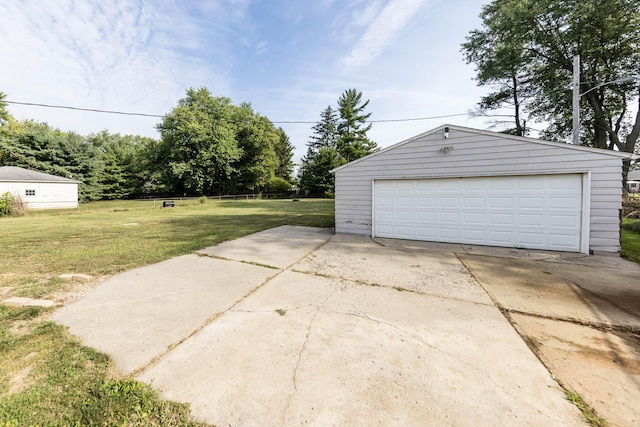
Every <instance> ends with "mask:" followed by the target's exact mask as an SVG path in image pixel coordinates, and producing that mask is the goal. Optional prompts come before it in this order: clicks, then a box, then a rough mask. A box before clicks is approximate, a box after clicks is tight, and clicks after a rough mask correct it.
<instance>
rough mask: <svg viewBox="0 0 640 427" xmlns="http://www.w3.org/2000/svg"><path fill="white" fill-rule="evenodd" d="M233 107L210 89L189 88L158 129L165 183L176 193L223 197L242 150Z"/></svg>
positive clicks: (228, 101)
mask: <svg viewBox="0 0 640 427" xmlns="http://www.w3.org/2000/svg"><path fill="white" fill-rule="evenodd" d="M232 107H233V104H232V103H231V100H230V99H229V98H222V97H219V98H216V97H213V96H212V95H211V93H210V92H209V90H208V89H206V88H204V87H203V88H199V89H197V90H196V89H193V88H191V89H189V90H187V96H186V97H185V98H182V99H180V100H179V101H178V106H177V107H175V108H174V109H173V110H172V111H171V112H170V113H168V114H167V115H166V116H165V117H164V118H163V120H162V122H161V123H160V124H158V125H157V129H158V131H159V132H160V135H161V140H160V144H159V147H158V150H159V153H160V160H161V162H162V163H161V164H160V165H159V166H160V170H161V171H162V180H163V181H164V183H165V185H166V186H167V187H168V188H169V190H170V191H171V192H172V193H174V194H180V195H181V194H187V193H188V194H209V193H211V192H215V193H217V194H222V193H223V191H224V190H225V188H227V187H228V186H229V185H230V183H231V179H232V176H233V174H234V173H235V172H236V171H237V170H236V168H235V163H236V161H238V160H239V159H240V156H241V155H242V150H241V149H240V147H239V146H238V142H237V140H236V129H235V126H234V125H233V124H232V119H233V117H232V116H233V112H234V111H233V108H232Z"/></svg>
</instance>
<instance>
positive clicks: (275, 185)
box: [265, 176, 291, 193]
mask: <svg viewBox="0 0 640 427" xmlns="http://www.w3.org/2000/svg"><path fill="white" fill-rule="evenodd" d="M265 189H266V190H267V191H268V192H269V193H288V192H290V191H291V183H290V182H289V181H287V180H286V179H284V178H280V177H279V176H276V177H274V178H271V180H270V181H269V182H268V183H267V186H266V188H265Z"/></svg>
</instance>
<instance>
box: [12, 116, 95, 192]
mask: <svg viewBox="0 0 640 427" xmlns="http://www.w3.org/2000/svg"><path fill="white" fill-rule="evenodd" d="M2 128H3V129H2V133H0V151H2V152H3V154H2V155H1V158H0V161H1V163H2V165H3V166H19V167H23V168H27V169H32V170H37V171H40V172H44V173H48V174H51V175H57V176H62V177H66V178H72V179H75V180H77V181H80V184H79V186H78V197H79V198H80V200H83V201H89V200H98V199H99V198H100V197H101V192H100V184H99V182H98V177H99V174H100V172H101V170H102V166H103V165H102V158H101V156H100V153H99V152H98V150H97V149H96V148H95V147H94V146H93V145H91V144H90V143H88V142H87V140H86V139H85V138H84V137H82V136H80V135H78V134H76V133H73V132H62V131H61V130H59V129H54V128H52V127H50V126H49V125H47V124H46V123H38V122H35V121H32V120H26V121H24V122H10V123H9V125H8V126H3V127H2Z"/></svg>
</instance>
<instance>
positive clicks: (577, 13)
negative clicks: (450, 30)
mask: <svg viewBox="0 0 640 427" xmlns="http://www.w3.org/2000/svg"><path fill="white" fill-rule="evenodd" d="M481 18H482V22H483V24H482V28H481V29H479V30H474V31H472V32H471V33H470V34H469V36H468V37H467V42H466V43H464V44H463V45H462V50H463V53H464V54H465V55H466V59H467V62H471V63H474V64H475V65H476V67H477V68H476V69H477V79H478V83H479V84H480V85H489V86H492V87H493V88H495V91H494V92H492V93H490V94H489V95H487V96H486V97H484V98H483V99H482V100H481V102H480V108H481V110H484V111H486V110H493V109H496V108H500V107H504V106H508V105H510V106H511V107H512V108H514V123H515V133H520V132H524V129H523V128H524V123H523V122H521V119H522V118H523V116H528V117H531V118H534V119H538V120H540V121H544V122H548V123H550V125H549V127H548V128H547V130H546V131H545V132H544V134H543V135H544V136H545V137H547V138H553V139H561V138H564V137H566V136H568V135H569V133H570V132H571V119H572V109H571V106H572V104H571V98H572V93H571V90H570V89H569V88H570V85H571V80H572V72H573V56H574V55H580V59H581V62H580V69H581V72H580V74H581V80H580V91H581V92H582V93H584V94H585V95H584V96H582V97H581V98H580V109H581V120H582V123H581V141H582V142H583V144H586V145H591V146H595V147H600V148H607V149H614V147H615V148H616V149H617V150H619V151H625V152H633V151H634V148H635V146H636V144H637V141H638V137H639V136H640V115H636V116H635V118H631V117H630V116H629V114H628V109H627V101H628V100H629V99H633V98H634V97H637V95H638V83H637V82H636V83H626V84H615V85H603V86H600V87H598V86H599V85H601V84H603V83H606V82H611V81H613V80H617V79H619V78H622V77H625V76H638V75H640V50H638V48H637V41H638V40H639V39H640V3H639V2H638V1H636V0H539V1H521V0H493V1H492V2H491V3H490V4H488V5H486V6H485V7H484V8H483V11H482V14H481ZM586 92H588V93H586Z"/></svg>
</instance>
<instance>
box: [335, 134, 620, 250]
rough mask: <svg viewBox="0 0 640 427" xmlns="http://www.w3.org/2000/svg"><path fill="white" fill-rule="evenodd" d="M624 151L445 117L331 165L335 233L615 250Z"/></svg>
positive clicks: (617, 241) (554, 247)
mask: <svg viewBox="0 0 640 427" xmlns="http://www.w3.org/2000/svg"><path fill="white" fill-rule="evenodd" d="M629 157H630V154H628V153H620V152H615V151H608V150H601V149H593V148H588V147H580V146H575V145H569V144H564V143H557V142H548V141H542V140H538V139H532V138H523V137H516V136H511V135H505V134H501V133H494V132H487V131H482V130H475V129H469V128H464V127H460V126H452V125H444V126H441V127H439V128H437V129H434V130H432V131H429V132H426V133H423V134H421V135H418V136H416V137H413V138H410V139H408V140H406V141H403V142H400V143H398V144H396V145H393V146H391V147H388V148H386V149H383V150H381V151H378V152H376V153H374V154H371V155H369V156H367V157H363V158H361V159H358V160H356V161H353V162H351V163H348V164H346V165H344V166H341V167H339V168H337V169H335V170H334V172H335V176H336V192H335V195H336V208H335V209H336V232H338V233H356V234H366V235H369V236H372V237H388V238H396V239H408V240H424V241H433V242H448V243H463V244H474V245H488V246H503V247H512V248H527V249H545V250H557V251H570V252H582V253H590V252H592V253H597V252H609V253H616V252H620V222H619V218H620V209H621V200H622V160H623V159H625V158H629Z"/></svg>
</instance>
